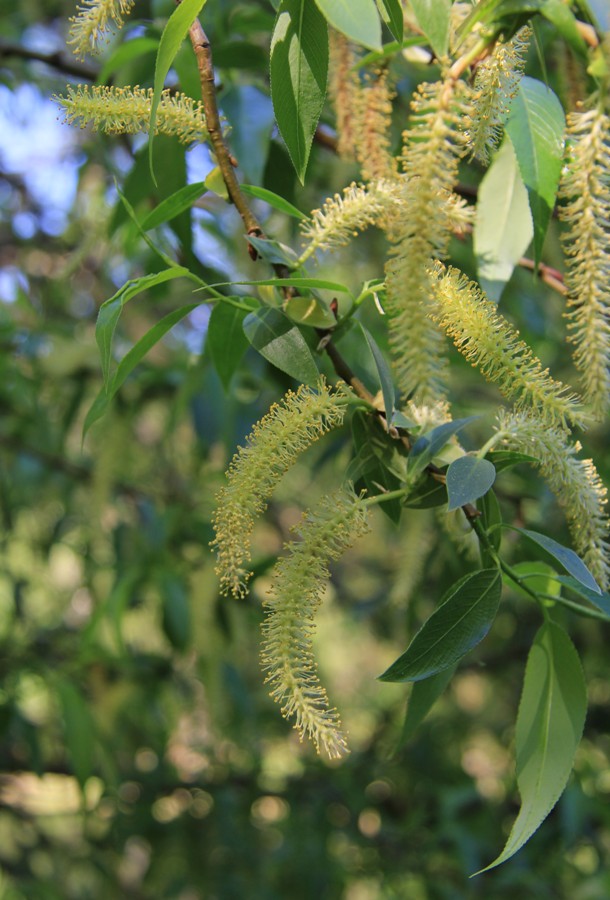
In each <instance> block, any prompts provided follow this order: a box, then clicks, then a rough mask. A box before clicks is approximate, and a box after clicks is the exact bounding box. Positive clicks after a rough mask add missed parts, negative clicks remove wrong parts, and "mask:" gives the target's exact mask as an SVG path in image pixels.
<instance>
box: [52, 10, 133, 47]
mask: <svg viewBox="0 0 610 900" xmlns="http://www.w3.org/2000/svg"><path fill="white" fill-rule="evenodd" d="M133 5H134V0H83V3H82V4H81V5H80V6H78V7H77V10H76V15H75V16H74V17H73V18H72V19H70V23H71V24H70V35H69V38H68V44H69V45H71V46H72V51H73V53H74V55H75V56H78V57H79V58H81V59H82V57H83V56H85V54H86V53H95V52H97V51H98V50H99V43H100V40H102V39H103V38H105V37H106V35H107V33H108V31H109V30H110V29H111V28H112V27H113V26H114V27H115V28H122V26H123V18H124V16H127V15H129V13H130V12H131V10H132V7H133Z"/></svg>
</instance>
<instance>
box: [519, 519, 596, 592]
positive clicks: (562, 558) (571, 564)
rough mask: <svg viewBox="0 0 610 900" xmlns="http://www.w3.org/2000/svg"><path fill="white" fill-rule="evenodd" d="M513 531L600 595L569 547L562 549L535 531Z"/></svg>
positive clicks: (593, 581)
mask: <svg viewBox="0 0 610 900" xmlns="http://www.w3.org/2000/svg"><path fill="white" fill-rule="evenodd" d="M514 530H515V531H520V532H521V534H524V535H525V536H526V537H528V538H529V539H530V540H532V541H534V543H536V544H538V545H539V546H540V547H542V548H543V549H544V550H546V552H547V553H550V554H551V556H553V557H555V559H556V560H557V562H559V563H561V565H562V566H563V567H564V569H565V570H566V571H567V572H569V573H570V575H573V576H574V578H576V580H577V581H580V583H581V584H582V585H584V586H585V587H586V588H589V590H590V591H593V592H594V593H596V594H601V593H602V590H601V588H600V587H599V585H598V583H597V582H596V580H595V578H594V577H593V575H591V573H590V572H589V570H588V569H587V567H586V566H585V564H584V562H583V561H582V559H581V558H580V556H577V555H576V553H574V551H573V550H570V548H569V547H564V546H563V544H558V543H557V541H554V540H553V538H550V537H547V536H546V534H539V533H538V532H537V531H528V530H527V529H525V528H515V529H514Z"/></svg>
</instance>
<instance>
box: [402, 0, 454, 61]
mask: <svg viewBox="0 0 610 900" xmlns="http://www.w3.org/2000/svg"><path fill="white" fill-rule="evenodd" d="M451 3H452V0H411V6H412V7H413V12H414V13H415V17H416V19H417V21H418V23H419V25H420V27H421V30H422V31H423V32H424V34H425V35H426V37H427V38H428V40H429V41H430V46H431V47H432V49H433V50H434V53H435V55H436V56H437V57H439V59H440V58H441V57H443V56H446V55H447V50H448V49H449V18H450V15H451Z"/></svg>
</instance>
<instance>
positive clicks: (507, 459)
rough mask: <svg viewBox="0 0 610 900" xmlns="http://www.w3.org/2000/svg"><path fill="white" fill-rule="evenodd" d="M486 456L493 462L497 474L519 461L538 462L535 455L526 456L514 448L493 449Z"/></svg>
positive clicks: (517, 463)
mask: <svg viewBox="0 0 610 900" xmlns="http://www.w3.org/2000/svg"><path fill="white" fill-rule="evenodd" d="M487 458H488V459H489V461H490V462H492V463H493V465H494V468H495V470H496V472H497V473H498V474H499V473H500V472H503V471H504V469H510V468H511V467H512V466H517V465H519V463H530V464H531V463H537V462H539V460H537V459H536V457H535V456H528V455H527V453H519V452H518V451H516V450H493V451H492V452H491V453H490V454H489V456H488V457H487Z"/></svg>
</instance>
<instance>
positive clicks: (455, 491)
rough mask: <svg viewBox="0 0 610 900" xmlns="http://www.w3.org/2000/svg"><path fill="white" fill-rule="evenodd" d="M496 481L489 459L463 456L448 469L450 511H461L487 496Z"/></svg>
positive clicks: (494, 471)
mask: <svg viewBox="0 0 610 900" xmlns="http://www.w3.org/2000/svg"><path fill="white" fill-rule="evenodd" d="M495 480H496V470H495V469H494V467H493V465H492V463H490V462H489V460H487V459H478V458H477V457H476V456H461V457H460V458H459V459H455V460H454V461H453V462H452V463H451V465H450V466H449V468H448V469H447V496H448V497H449V505H448V507H447V509H448V510H450V511H451V510H452V509H459V508H460V506H464V504H465V503H472V502H473V501H474V500H478V499H479V497H482V496H483V494H486V493H487V491H488V490H489V489H490V487H491V486H492V484H493V483H494V481H495Z"/></svg>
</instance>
